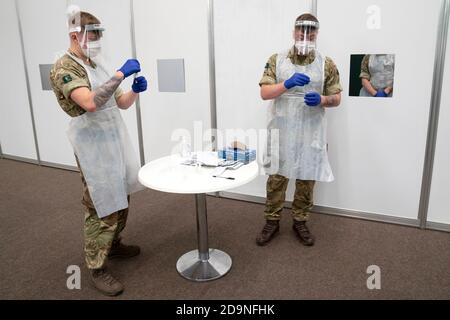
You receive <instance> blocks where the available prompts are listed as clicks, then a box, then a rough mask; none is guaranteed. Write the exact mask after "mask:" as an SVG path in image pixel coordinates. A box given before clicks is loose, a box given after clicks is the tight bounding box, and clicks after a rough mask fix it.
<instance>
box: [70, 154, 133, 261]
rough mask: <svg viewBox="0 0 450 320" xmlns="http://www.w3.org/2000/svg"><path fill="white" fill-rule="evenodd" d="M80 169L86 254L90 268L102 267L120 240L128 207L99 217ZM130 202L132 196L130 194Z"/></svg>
mask: <svg viewBox="0 0 450 320" xmlns="http://www.w3.org/2000/svg"><path fill="white" fill-rule="evenodd" d="M76 160H77V165H78V168H79V169H80V175H81V181H82V182H83V200H82V201H81V203H82V204H83V212H84V254H85V261H86V266H87V268H88V269H100V268H103V267H104V266H105V264H106V261H107V258H108V253H109V251H110V250H111V246H112V244H113V243H115V242H119V241H120V233H121V232H122V230H123V229H124V228H125V225H126V223H127V217H128V208H126V209H123V210H120V211H117V212H114V213H113V214H110V215H109V216H106V217H104V218H99V217H98V215H97V211H96V210H95V207H94V204H93V202H92V199H91V196H90V195H89V190H88V187H87V184H86V180H85V179H84V176H83V172H82V171H81V168H80V165H79V163H78V159H76ZM128 203H130V196H128Z"/></svg>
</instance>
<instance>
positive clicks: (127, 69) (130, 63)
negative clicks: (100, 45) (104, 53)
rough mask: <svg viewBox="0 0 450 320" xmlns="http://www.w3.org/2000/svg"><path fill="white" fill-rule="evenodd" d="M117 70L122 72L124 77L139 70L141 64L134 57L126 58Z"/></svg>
mask: <svg viewBox="0 0 450 320" xmlns="http://www.w3.org/2000/svg"><path fill="white" fill-rule="evenodd" d="M117 71H120V72H122V73H123V75H124V78H126V77H128V76H131V75H132V74H134V73H137V72H139V71H141V65H140V64H139V61H137V60H136V59H128V60H127V62H125V64H124V65H123V66H122V68H120V69H119V70H117Z"/></svg>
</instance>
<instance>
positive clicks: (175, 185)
mask: <svg viewBox="0 0 450 320" xmlns="http://www.w3.org/2000/svg"><path fill="white" fill-rule="evenodd" d="M182 161H183V159H182V158H181V157H180V156H178V155H173V156H168V157H164V158H160V159H157V160H154V161H151V162H149V163H147V164H146V165H144V166H143V167H142V168H141V169H140V170H139V182H140V183H142V184H143V185H144V186H146V187H148V188H151V189H155V190H158V191H163V192H170V193H190V194H195V204H196V209H197V239H198V249H197V250H192V251H190V252H187V253H185V254H184V255H182V256H181V257H180V258H179V259H178V261H177V270H178V272H179V273H180V274H181V275H182V276H183V277H185V278H186V279H189V280H193V281H209V280H215V279H218V278H220V277H222V276H224V275H225V274H226V273H227V272H228V271H229V270H230V268H231V265H232V262H231V257H230V256H229V255H228V254H227V253H225V252H223V251H221V250H217V249H210V248H209V245H208V220H207V210H206V193H208V192H218V191H223V190H227V189H232V188H236V187H239V186H242V185H244V184H246V183H248V182H250V181H251V180H253V179H254V178H255V177H256V176H257V175H258V164H257V162H256V161H253V162H252V163H250V164H247V165H244V166H242V167H240V168H239V169H237V170H226V171H225V173H223V174H222V176H224V177H232V178H234V180H231V179H224V178H214V177H213V176H212V172H213V171H214V169H215V168H212V167H196V166H188V165H183V164H181V162H182Z"/></svg>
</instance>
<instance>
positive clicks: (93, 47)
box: [81, 40, 102, 58]
mask: <svg viewBox="0 0 450 320" xmlns="http://www.w3.org/2000/svg"><path fill="white" fill-rule="evenodd" d="M86 47H87V48H83V46H82V47H81V50H83V53H84V55H85V56H86V57H88V58H94V57H96V56H97V55H98V54H99V53H100V52H101V50H102V46H101V43H100V40H97V41H89V42H88V43H87V45H86Z"/></svg>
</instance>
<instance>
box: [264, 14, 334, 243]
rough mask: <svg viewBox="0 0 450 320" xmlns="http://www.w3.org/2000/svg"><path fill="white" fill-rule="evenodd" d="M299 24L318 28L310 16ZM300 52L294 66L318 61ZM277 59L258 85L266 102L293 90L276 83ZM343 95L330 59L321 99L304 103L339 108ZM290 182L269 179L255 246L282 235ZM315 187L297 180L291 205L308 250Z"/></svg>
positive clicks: (292, 57)
mask: <svg viewBox="0 0 450 320" xmlns="http://www.w3.org/2000/svg"><path fill="white" fill-rule="evenodd" d="M299 21H308V22H309V21H314V22H317V25H318V20H317V18H316V17H314V16H313V15H311V14H303V15H301V16H299V17H298V18H297V19H296V25H297V22H299ZM296 32H298V28H297V27H296V30H295V31H294V38H296ZM298 50H299V49H298V48H297V47H296V46H293V47H292V48H291V49H290V51H289V52H288V54H287V58H288V59H290V62H292V64H294V65H298V66H307V65H310V64H312V63H313V62H314V60H315V59H316V52H317V51H310V52H309V53H308V54H306V55H303V54H300V53H299V52H298ZM277 58H278V55H277V54H274V55H272V56H271V57H270V58H269V61H268V62H267V64H266V66H265V70H264V74H263V77H262V79H261V81H260V83H259V85H260V87H261V96H262V98H263V99H264V100H266V99H278V97H280V96H281V95H283V94H284V93H285V92H286V91H287V90H288V89H290V88H288V87H287V86H286V83H287V82H288V80H286V81H283V82H280V80H279V79H277V67H278V66H277ZM296 75H298V77H299V82H297V83H296V85H297V86H302V85H303V84H304V83H303V82H302V81H307V82H309V79H308V80H304V79H303V78H305V79H306V77H304V75H299V74H296ZM294 76H295V75H294ZM302 77H303V78H302ZM302 79H303V80H302ZM311 81H312V79H311ZM293 88H294V89H295V88H296V87H295V86H293ZM341 91H342V87H341V84H340V81H339V71H338V69H337V67H336V65H335V64H334V62H333V61H332V60H331V59H330V58H329V57H326V58H325V62H324V75H323V92H320V95H319V94H316V97H317V98H316V99H318V100H317V101H316V102H315V103H312V104H308V99H311V98H310V97H308V95H309V94H307V95H306V96H305V102H306V103H307V104H308V106H309V107H315V108H320V107H336V106H338V105H339V104H340V92H341ZM313 98H314V97H313ZM309 107H307V106H301V105H299V106H298V108H309ZM294 143H297V142H294ZM298 143H302V141H298ZM327 148H328V146H326V149H327ZM280 161H282V159H280ZM288 181H289V178H288V177H285V176H283V175H280V174H270V175H269V178H268V180H267V186H266V191H267V199H266V209H265V219H266V224H265V226H264V228H263V230H262V231H261V233H260V234H259V235H258V237H257V238H256V243H257V244H258V245H260V246H263V245H266V244H267V243H269V242H270V241H271V240H272V239H273V237H274V236H275V235H276V234H277V233H278V232H279V220H280V217H281V212H282V210H283V206H284V202H285V195H286V188H287V186H288ZM314 184H315V180H302V179H296V188H295V195H294V201H293V203H292V218H293V220H294V223H293V229H294V231H295V233H296V235H297V237H298V238H299V240H300V242H301V243H302V244H304V245H307V246H312V245H313V244H314V237H313V236H312V235H311V233H310V231H309V229H308V228H307V226H306V221H308V219H309V215H310V211H311V209H312V207H313V188H314Z"/></svg>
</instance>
